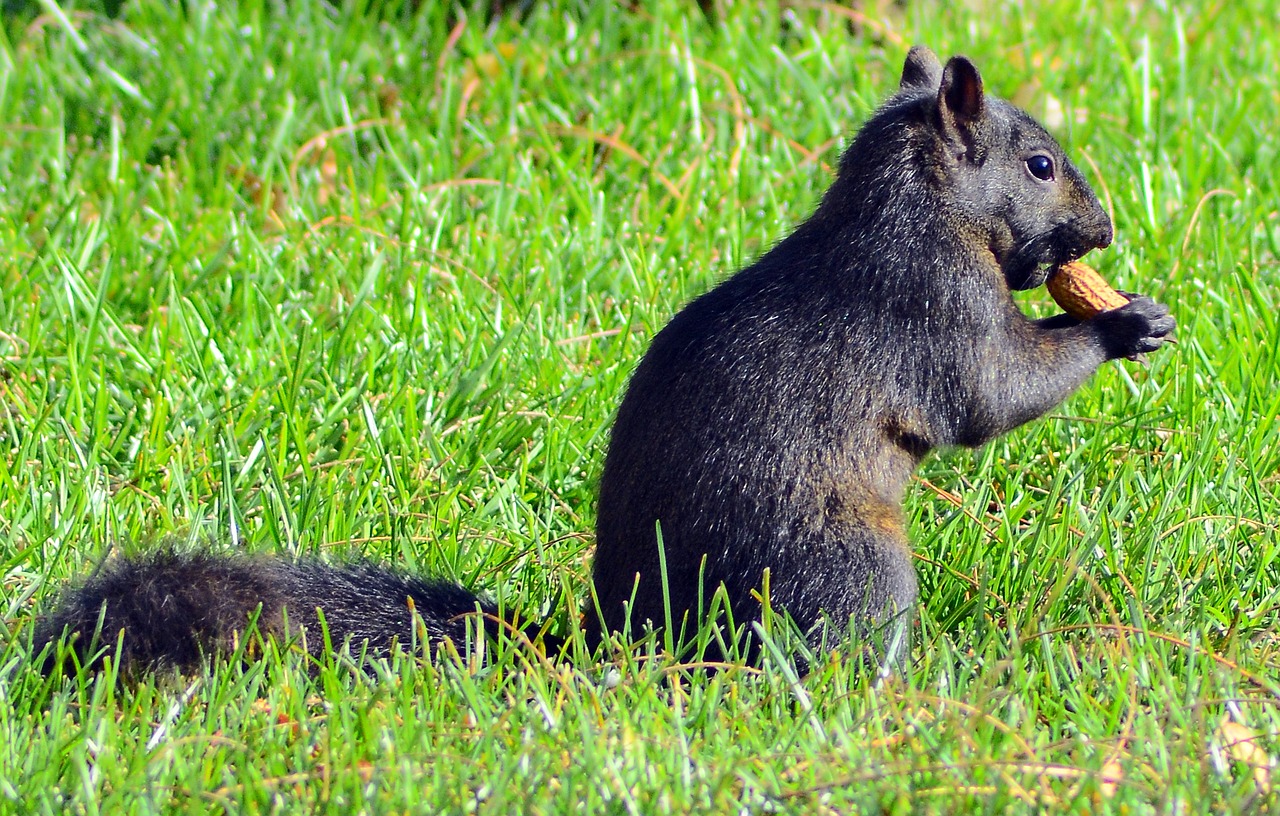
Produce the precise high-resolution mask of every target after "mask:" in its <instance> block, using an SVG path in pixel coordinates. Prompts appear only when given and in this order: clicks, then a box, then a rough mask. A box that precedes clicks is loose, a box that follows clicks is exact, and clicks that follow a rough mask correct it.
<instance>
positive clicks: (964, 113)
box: [938, 57, 982, 124]
mask: <svg viewBox="0 0 1280 816" xmlns="http://www.w3.org/2000/svg"><path fill="white" fill-rule="evenodd" d="M938 107H939V108H940V109H942V111H943V112H944V115H947V114H950V116H951V117H953V118H954V119H955V121H956V122H957V123H958V124H963V123H966V122H972V121H974V120H976V119H977V118H978V117H980V116H982V75H981V74H979V73H978V66H976V65H974V64H973V63H972V62H970V61H969V60H968V58H966V57H952V58H951V59H950V60H949V61H948V62H947V67H946V68H944V69H943V71H942V84H941V87H940V88H939V89H938Z"/></svg>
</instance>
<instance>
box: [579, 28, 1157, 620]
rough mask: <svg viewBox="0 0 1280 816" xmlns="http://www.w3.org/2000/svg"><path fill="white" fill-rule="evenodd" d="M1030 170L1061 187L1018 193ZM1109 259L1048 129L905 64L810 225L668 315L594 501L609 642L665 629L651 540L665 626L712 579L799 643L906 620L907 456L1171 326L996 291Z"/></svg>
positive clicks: (1153, 317) (949, 69) (620, 421)
mask: <svg viewBox="0 0 1280 816" xmlns="http://www.w3.org/2000/svg"><path fill="white" fill-rule="evenodd" d="M1035 154H1044V155H1048V156H1050V157H1052V159H1053V161H1054V164H1055V167H1056V182H1054V183H1045V182H1041V181H1038V180H1036V179H1035V178H1033V177H1032V176H1031V174H1030V173H1029V172H1028V169H1027V166H1026V164H1025V162H1026V159H1027V158H1028V157H1029V156H1030V155H1035ZM1110 242H1111V223H1110V220H1109V219H1108V217H1107V215H1106V213H1105V212H1104V211H1103V210H1102V208H1101V206H1100V205H1099V204H1098V201H1097V199H1096V198H1095V197H1094V195H1093V193H1092V192H1091V191H1090V189H1089V187H1088V185H1087V184H1086V183H1085V182H1084V180H1083V179H1082V178H1081V177H1080V175H1079V173H1078V172H1077V171H1076V169H1075V168H1074V167H1072V166H1071V164H1070V163H1069V162H1068V161H1067V159H1066V157H1065V156H1064V155H1063V153H1062V150H1061V148H1060V147H1059V146H1058V145H1057V143H1056V142H1055V141H1054V140H1053V138H1052V137H1050V136H1049V135H1048V133H1046V132H1045V131H1044V129H1043V128H1041V127H1040V126H1039V125H1038V124H1036V122H1035V121H1033V120H1032V119H1031V118H1030V117H1029V116H1027V115H1026V114H1024V113H1023V112H1021V111H1019V110H1018V109H1016V108H1014V107H1013V106H1012V105H1009V104H1008V103H1006V102H1003V101H1001V100H998V99H994V98H992V97H987V96H984V94H983V92H982V83H981V79H980V77H979V76H978V72H977V69H976V68H974V67H973V65H972V64H971V63H970V62H968V60H965V59H963V58H960V57H957V58H955V59H953V60H952V61H951V62H950V63H949V64H948V65H947V66H946V68H945V70H944V69H943V68H942V66H941V65H940V64H939V63H938V61H937V58H936V57H934V56H933V54H932V53H931V52H929V51H927V50H926V49H913V50H912V52H911V55H910V56H909V57H908V59H907V62H906V66H905V68H904V71H903V81H902V87H901V90H900V92H899V93H898V94H897V95H896V96H894V97H893V98H892V99H890V100H889V101H888V102H887V103H886V104H885V105H884V106H883V107H881V108H880V110H878V111H877V112H876V113H875V115H874V116H873V117H872V118H871V119H870V121H868V122H867V123H866V125H865V126H864V127H863V128H862V130H861V131H860V132H859V133H858V135H857V137H856V138H855V139H854V141H853V143H852V144H851V145H850V146H849V148H848V150H847V151H846V152H845V154H844V156H843V158H842V160H841V162H840V170H839V175H838V177H837V179H836V180H835V183H834V184H833V185H832V186H831V188H830V190H829V191H828V192H827V194H826V196H825V197H824V198H823V200H822V202H821V204H820V205H819V207H818V209H817V211H816V212H815V213H814V214H813V216H812V217H811V218H810V219H809V220H808V221H807V222H806V223H804V224H802V225H801V226H800V227H799V228H797V229H796V231H795V232H794V233H793V234H792V235H791V236H790V237H788V238H786V239H785V240H784V241H782V242H781V243H780V244H778V245H777V246H776V247H775V248H774V249H773V250H772V251H770V252H769V253H767V254H766V255H765V256H764V257H763V258H761V259H760V260H759V261H757V262H756V263H755V264H754V265H753V266H751V267H748V268H747V269H745V270H743V271H742V272H739V273H738V274H737V275H735V276H734V277H733V278H731V279H729V280H728V281H726V282H725V283H723V284H722V285H720V286H719V287H717V288H716V289H714V290H712V291H711V292H709V293H707V294H706V295H703V296H702V297H700V298H698V299H697V300H695V301H694V302H693V303H691V304H690V305H689V306H688V307H686V308H685V309H684V310H683V311H682V312H680V313H679V314H677V315H676V316H675V318H674V319H673V320H672V321H671V322H670V323H669V324H668V325H667V326H666V328H664V329H663V330H662V331H661V332H660V333H659V334H658V335H657V337H655V338H654V340H653V344H652V346H651V347H650V349H649V352H648V354H647V355H645V358H644V360H643V361H642V362H641V363H640V366H639V367H638V368H637V370H636V372H635V375H634V377H633V379H632V381H631V386H630V389H629V390H628V392H627V395H626V397H625V399H624V400H623V403H622V406H621V408H620V409H619V411H618V418H617V422H616V424H615V425H614V430H613V436H612V440H611V444H610V447H609V452H608V456H607V458H606V460H605V467H604V476H603V480H602V484H601V489H600V505H599V517H598V524H597V547H596V556H595V564H594V571H593V577H594V581H595V588H596V593H597V596H598V600H599V603H600V608H601V610H602V612H603V617H604V622H603V623H604V627H605V629H607V630H619V629H622V628H623V627H624V626H626V625H628V624H629V625H630V627H631V629H632V630H633V631H635V630H637V629H639V627H640V626H641V625H643V624H645V623H646V622H647V623H652V624H655V625H660V624H662V623H663V622H664V620H665V615H666V613H667V610H665V609H664V608H663V594H662V591H661V586H660V585H659V581H658V576H659V569H660V562H659V553H658V547H657V539H656V536H655V523H657V522H660V523H661V531H662V540H663V544H664V549H665V559H666V572H667V578H668V583H669V592H668V594H669V598H670V605H671V610H670V611H671V614H672V616H673V620H674V621H675V622H676V623H678V622H679V621H680V620H681V619H682V618H683V617H685V616H686V613H691V614H690V618H691V619H693V620H697V619H698V617H699V615H698V605H699V599H700V598H701V599H702V608H703V610H705V609H706V606H707V601H708V600H709V599H710V597H711V593H712V591H713V590H714V589H715V588H716V587H718V586H721V585H722V586H723V587H724V588H725V590H726V592H727V595H728V599H729V601H730V602H731V605H732V608H733V612H734V619H735V620H736V621H738V622H742V621H750V620H753V619H754V618H756V617H757V616H758V615H759V614H760V604H759V602H758V601H757V600H756V599H755V598H753V593H754V592H757V591H758V590H759V589H760V587H761V586H762V574H763V573H764V571H765V570H768V571H769V575H770V580H769V584H770V600H771V602H772V605H773V606H774V607H775V608H779V609H783V610H785V611H786V612H788V613H789V614H790V615H791V616H792V618H793V619H794V620H795V621H796V623H797V624H798V625H799V626H800V627H801V629H802V630H804V631H806V632H809V633H810V634H811V636H812V638H813V640H814V642H815V644H816V643H819V642H820V641H822V640H823V639H826V640H827V641H830V639H831V638H830V635H831V634H832V633H830V632H826V631H824V628H823V626H822V625H821V623H822V621H823V620H824V619H827V620H831V621H833V622H834V623H835V624H836V625H837V627H838V630H837V632H836V633H835V634H840V633H842V632H843V630H844V627H845V625H846V624H847V623H848V622H849V621H850V620H852V621H854V622H855V626H856V628H858V629H862V630H866V629H868V628H870V627H872V626H875V625H877V624H880V623H882V622H885V621H889V620H891V619H894V618H895V616H897V615H898V614H899V613H905V612H907V611H908V610H911V608H912V607H913V605H914V603H915V601H916V577H915V571H914V569H913V567H912V563H911V550H910V545H909V543H908V540H907V537H906V533H905V530H904V526H903V521H902V511H901V504H902V497H903V491H904V490H905V488H906V485H907V482H908V480H909V478H910V476H911V473H912V471H913V470H914V468H915V467H916V465H917V464H918V463H919V462H920V460H921V458H922V457H923V456H924V455H925V454H926V453H928V452H929V451H930V450H932V449H934V448H936V447H939V446H948V445H980V444H982V443H983V442H985V441H987V440H989V439H991V438H992V437H994V436H996V435H997V434H1000V433H1004V432H1005V431H1008V430H1010V429H1012V428H1015V427H1017V426H1018V425H1021V424H1022V423H1024V422H1026V421H1028V420H1030V419H1033V418H1035V417H1038V416H1041V415H1042V414H1044V413H1045V412H1046V411H1048V410H1049V409H1050V408H1052V407H1053V406H1055V405H1057V404H1058V403H1059V402H1061V401H1062V400H1063V399H1064V398H1066V397H1067V396H1068V395H1069V394H1071V392H1072V391H1074V390H1075V389H1076V388H1077V387H1078V386H1079V385H1080V384H1081V383H1082V382H1083V381H1084V380H1085V379H1086V378H1087V377H1088V376H1089V375H1090V374H1092V373H1093V372H1094V370H1095V369H1097V367H1098V366H1099V365H1100V364H1101V363H1103V362H1104V361H1106V360H1108V359H1112V358H1115V357H1121V356H1126V355H1128V354H1132V353H1135V352H1137V351H1140V350H1143V349H1149V348H1154V347H1157V346H1159V345H1160V342H1161V340H1162V338H1163V337H1164V336H1165V335H1167V334H1168V333H1169V332H1170V331H1171V330H1172V329H1173V320H1172V318H1170V317H1168V315H1167V309H1165V308H1164V307H1163V306H1160V305H1158V304H1156V303H1155V302H1153V301H1151V300H1150V299H1148V298H1137V299H1135V300H1134V302H1132V303H1130V304H1129V305H1128V306H1126V307H1124V308H1123V309H1120V310H1118V311H1116V312H1113V313H1110V314H1107V315H1103V316H1101V317H1098V318H1095V319H1093V320H1090V321H1087V322H1085V323H1078V322H1075V321H1071V320H1062V319H1055V320H1053V321H1046V322H1040V323H1037V322H1034V321H1031V320H1029V319H1028V318H1027V317H1025V316H1024V315H1023V314H1022V312H1020V311H1019V310H1018V308H1017V306H1016V305H1015V304H1014V302H1013V300H1012V298H1011V296H1010V289H1011V288H1029V287H1033V286H1038V285H1040V284H1041V283H1043V282H1044V280H1045V277H1046V274H1047V272H1048V271H1049V270H1050V269H1051V268H1053V267H1054V266H1056V265H1060V264H1062V263H1064V262H1066V261H1069V260H1072V259H1074V258H1076V257H1078V256H1079V255H1081V254H1083V253H1084V252H1086V251H1087V250H1089V249H1092V248H1094V247H1105V246H1106V245H1107V244H1109V243H1110ZM700 575H701V576H702V579H701V580H700V578H699V576H700ZM637 582H638V586H637ZM633 597H634V601H632V598H633ZM594 620H595V617H594V616H591V615H588V616H587V621H588V625H589V626H590V625H591V624H592V622H593V621H594Z"/></svg>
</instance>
